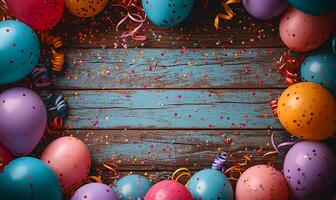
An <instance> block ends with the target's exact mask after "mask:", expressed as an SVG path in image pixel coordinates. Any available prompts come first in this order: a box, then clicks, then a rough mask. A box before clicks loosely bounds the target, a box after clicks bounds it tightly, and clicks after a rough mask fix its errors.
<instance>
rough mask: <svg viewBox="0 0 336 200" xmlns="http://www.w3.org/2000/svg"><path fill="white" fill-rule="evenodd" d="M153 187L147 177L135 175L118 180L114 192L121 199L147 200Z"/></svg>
mask: <svg viewBox="0 0 336 200" xmlns="http://www.w3.org/2000/svg"><path fill="white" fill-rule="evenodd" d="M151 186H152V183H151V182H149V181H148V180H147V179H146V178H145V177H143V176H140V175H136V174H134V175H128V176H125V177H123V178H121V179H120V180H118V181H117V182H116V184H115V186H114V191H115V192H116V193H117V196H118V197H119V198H120V199H127V200H141V199H144V198H145V196H146V193H147V191H148V190H149V188H150V187H151Z"/></svg>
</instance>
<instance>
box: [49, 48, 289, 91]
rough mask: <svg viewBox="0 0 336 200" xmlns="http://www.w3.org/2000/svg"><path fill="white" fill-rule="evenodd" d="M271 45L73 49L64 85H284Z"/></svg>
mask: <svg viewBox="0 0 336 200" xmlns="http://www.w3.org/2000/svg"><path fill="white" fill-rule="evenodd" d="M283 51H284V49H283V48H274V49H259V48H258V49H255V48H254V49H246V50H242V49H204V50H178V49H173V50H170V49H129V50H124V49H72V50H70V51H69V52H68V53H67V56H68V59H67V60H68V68H67V72H66V74H65V77H64V78H63V77H58V78H57V82H56V85H55V87H56V88H64V89H121V88H125V89H136V88H284V87H285V85H284V81H283V77H281V76H280V75H279V74H278V73H277V68H278V66H277V65H276V60H277V59H278V58H279V57H280V55H281V53H282V52H283Z"/></svg>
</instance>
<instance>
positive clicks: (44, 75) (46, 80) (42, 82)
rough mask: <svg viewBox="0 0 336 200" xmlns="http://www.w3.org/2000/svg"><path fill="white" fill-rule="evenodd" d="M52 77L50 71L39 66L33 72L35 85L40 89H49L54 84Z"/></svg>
mask: <svg viewBox="0 0 336 200" xmlns="http://www.w3.org/2000/svg"><path fill="white" fill-rule="evenodd" d="M50 76H51V75H50V74H49V71H48V69H47V68H46V67H45V66H44V65H42V64H38V65H37V66H36V67H35V68H34V69H33V71H32V77H33V84H34V85H35V87H38V88H44V87H48V86H49V85H51V84H52V82H53V81H52V79H51V77H50Z"/></svg>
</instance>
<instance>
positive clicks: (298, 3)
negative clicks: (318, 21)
mask: <svg viewBox="0 0 336 200" xmlns="http://www.w3.org/2000/svg"><path fill="white" fill-rule="evenodd" d="M288 2H289V3H290V4H291V5H292V6H293V7H294V8H296V9H298V10H301V11H302V12H304V13H307V14H310V15H323V14H327V13H330V12H333V11H336V1H335V0H288Z"/></svg>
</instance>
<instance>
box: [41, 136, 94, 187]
mask: <svg viewBox="0 0 336 200" xmlns="http://www.w3.org/2000/svg"><path fill="white" fill-rule="evenodd" d="M41 160H43V161H44V162H45V163H47V164H48V165H49V166H50V167H51V168H52V169H53V170H54V171H55V174H56V175H57V176H58V179H59V181H60V183H61V186H62V188H63V192H65V193H69V192H71V191H72V190H75V189H77V188H78V187H79V186H80V185H81V184H82V183H84V182H85V180H86V178H87V176H88V174H89V171H90V167H91V156H90V152H89V150H88V148H87V147H86V145H85V144H84V143H83V142H82V141H81V140H79V139H77V138H75V137H61V138H58V139H57V140H54V141H53V142H52V143H50V144H49V145H48V146H47V148H46V149H45V150H44V151H43V153H42V155H41Z"/></svg>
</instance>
